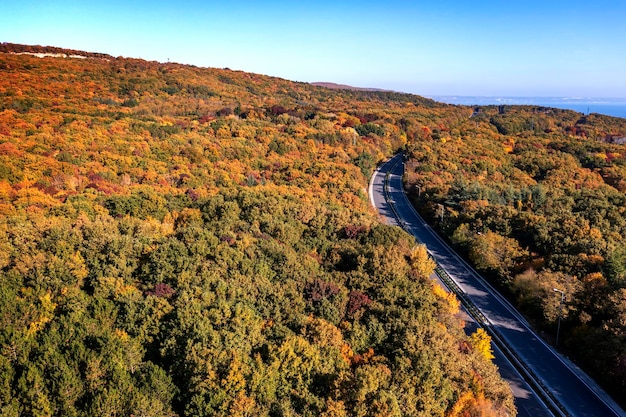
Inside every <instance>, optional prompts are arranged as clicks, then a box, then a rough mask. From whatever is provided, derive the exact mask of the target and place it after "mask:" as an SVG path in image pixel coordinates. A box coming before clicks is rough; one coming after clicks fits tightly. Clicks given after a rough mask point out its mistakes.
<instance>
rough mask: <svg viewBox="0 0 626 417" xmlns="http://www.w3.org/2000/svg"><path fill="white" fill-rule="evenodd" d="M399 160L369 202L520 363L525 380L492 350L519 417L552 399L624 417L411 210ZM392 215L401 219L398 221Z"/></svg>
mask: <svg viewBox="0 0 626 417" xmlns="http://www.w3.org/2000/svg"><path fill="white" fill-rule="evenodd" d="M401 159H402V156H401V155H396V156H395V157H394V158H392V159H390V160H389V161H387V162H386V163H385V164H383V165H381V166H380V167H379V169H378V171H377V172H376V174H375V175H374V176H373V177H372V182H371V184H370V200H371V202H372V204H373V205H374V207H376V208H377V209H378V211H379V213H380V214H381V216H383V217H384V218H385V219H388V223H390V224H395V225H399V226H402V227H404V228H405V230H407V231H408V232H409V233H411V234H413V235H414V236H416V237H417V238H418V239H419V240H420V241H421V242H423V243H424V244H426V246H427V248H428V250H429V252H430V253H431V255H432V256H433V257H434V258H435V260H436V261H437V262H438V263H439V265H440V266H441V267H442V268H443V269H444V270H445V271H446V272H447V273H448V274H449V275H450V276H451V277H452V279H453V280H454V281H455V282H456V284H457V285H458V287H459V288H460V289H461V291H462V292H463V293H465V297H466V298H467V299H469V300H470V302H471V303H473V304H474V305H475V306H476V307H477V308H478V309H479V310H480V311H481V312H482V314H483V315H484V316H485V317H486V319H487V322H488V325H489V327H491V329H490V330H492V331H493V332H494V333H495V334H496V335H497V336H498V337H499V338H500V339H501V340H502V341H504V343H503V344H504V345H506V347H505V349H506V348H507V347H508V348H509V349H510V350H511V351H512V352H513V353H514V356H515V357H516V358H517V359H518V360H519V362H520V363H522V364H523V368H524V369H523V370H522V372H521V373H522V374H525V375H526V377H525V378H522V377H521V376H520V372H518V371H517V370H516V368H515V367H513V366H512V364H511V363H510V361H508V360H506V357H505V355H503V354H502V353H501V352H498V351H496V353H497V354H498V356H499V357H498V358H497V359H496V363H497V364H498V365H499V366H500V368H501V374H502V375H503V377H505V379H507V380H508V381H509V382H510V383H511V384H512V388H513V391H514V395H516V405H517V407H518V411H519V412H520V415H524V414H525V415H530V416H543V415H553V414H551V413H550V412H549V411H548V410H547V409H546V407H545V406H544V405H543V402H547V403H550V402H552V409H556V411H555V413H554V414H556V415H570V416H576V417H591V416H597V417H611V416H621V417H626V413H624V411H623V410H622V409H621V408H619V406H617V404H615V402H614V401H613V400H612V399H611V398H610V397H609V396H608V395H607V394H606V393H604V392H603V391H602V390H601V389H600V388H599V387H598V386H597V385H596V384H595V383H594V382H593V381H592V380H591V379H590V378H589V377H587V376H586V375H585V374H583V373H582V371H580V370H579V369H577V368H575V367H573V366H572V365H571V364H570V363H569V362H568V361H566V360H564V359H563V358H562V357H561V356H560V355H559V354H558V353H556V352H555V351H554V350H553V349H552V348H551V347H550V346H548V345H547V344H546V343H545V342H544V341H543V340H541V339H540V338H539V337H538V336H537V335H536V334H535V333H534V332H533V331H532V330H531V329H530V327H529V325H528V323H527V322H526V321H525V320H524V319H523V317H522V316H521V315H520V314H519V313H518V312H517V311H516V310H515V309H514V308H513V307H512V306H511V305H510V304H509V303H508V302H506V300H504V299H503V297H502V296H500V295H499V294H498V293H497V292H496V291H495V290H494V289H493V288H491V287H490V286H489V285H488V284H486V283H485V281H484V280H483V279H482V278H481V277H480V276H479V275H478V274H477V273H476V272H475V271H474V270H473V269H472V268H471V267H470V266H469V265H467V264H466V263H465V262H464V261H463V260H462V259H461V258H460V257H459V256H458V255H456V254H455V253H454V252H453V251H452V250H451V249H450V248H449V247H448V246H447V245H446V244H445V243H444V242H443V241H442V240H441V239H440V238H439V237H438V236H437V235H436V234H435V233H434V232H433V230H432V229H431V228H430V227H429V226H428V225H427V224H426V222H424V220H423V219H422V218H421V217H420V216H419V215H418V214H417V213H416V212H415V210H414V209H413V207H412V206H411V204H410V203H409V201H408V199H407V197H406V194H405V193H404V189H403V186H402V172H403V169H404V168H403V164H402V162H401ZM388 172H390V174H387V173H388ZM387 175H389V181H388V189H387V195H388V197H389V199H390V200H391V201H390V202H387V199H386V195H385V194H386V193H385V178H386V176H387ZM392 206H393V207H392ZM394 209H395V210H394ZM396 213H397V214H398V216H399V217H400V219H401V220H400V221H398V220H396ZM518 368H520V367H519V366H518ZM528 374H530V375H531V376H532V377H534V381H535V383H534V384H531V385H533V386H535V385H537V383H538V385H539V386H540V387H539V388H534V389H530V385H528V384H526V383H525V382H524V380H528ZM537 390H539V391H541V390H543V392H544V394H543V395H541V397H542V399H539V398H538V397H537V395H536V394H535V393H534V392H533V391H537ZM545 393H547V394H548V395H547V396H546V395H545ZM555 406H556V407H555ZM525 410H526V411H525Z"/></svg>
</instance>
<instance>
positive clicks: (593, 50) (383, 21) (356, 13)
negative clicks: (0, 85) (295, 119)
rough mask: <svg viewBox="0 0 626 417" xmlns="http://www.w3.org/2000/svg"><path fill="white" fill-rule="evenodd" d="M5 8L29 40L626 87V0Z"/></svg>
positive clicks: (4, 18) (565, 85)
mask: <svg viewBox="0 0 626 417" xmlns="http://www.w3.org/2000/svg"><path fill="white" fill-rule="evenodd" d="M0 11H2V12H3V13H0V39H5V40H6V41H7V42H9V41H10V42H14V43H20V44H29V45H54V46H57V47H60V48H68V49H78V50H86V51H94V52H95V51H97V52H101V53H107V54H110V55H113V56H126V57H134V58H141V59H146V60H154V61H159V62H168V61H170V62H179V63H181V64H189V65H196V66H203V67H214V68H224V67H228V68H232V69H236V70H241V71H246V72H253V73H260V74H267V75H271V76H276V77H280V78H285V79H289V80H294V81H300V82H309V83H310V82H315V81H318V80H332V82H335V83H338V84H347V85H354V86H374V87H371V88H380V89H386V90H392V91H403V92H407V93H412V94H419V95H422V96H433V95H438V96H450V95H458V96H486V97H489V96H511V97H524V96H548V97H570V96H584V97H603V98H605V97H606V98H622V97H626V80H624V77H623V76H622V72H623V71H622V69H623V68H624V67H626V56H624V54H620V53H619V51H621V49H622V48H623V44H624V43H626V33H624V32H623V31H621V16H623V15H624V13H626V4H623V3H620V2H615V1H611V0H600V1H599V2H597V3H596V4H594V7H593V8H589V5H588V3H586V2H582V1H580V0H572V1H567V2H566V1H564V0H559V1H555V2H551V4H545V3H544V2H540V1H538V0H532V1H528V2H525V3H524V4H519V5H518V4H509V3H506V4H500V3H497V2H495V1H494V0H489V1H486V2H483V3H481V4H468V3H466V2H461V1H455V0H450V1H446V2H443V3H438V4H436V5H435V4H430V3H427V2H421V1H418V2H409V1H404V0H392V1H391V2H389V3H387V4H385V5H381V4H378V3H375V2H368V1H366V2H358V3H357V2H355V1H347V2H343V3H342V4H335V3H334V2H329V1H322V2H317V3H315V4H291V3H290V2H286V1H269V2H266V3H264V4H259V3H256V2H251V1H248V0H242V1H240V2H238V3H237V4H236V5H225V4H221V3H218V2H211V1H209V2H204V1H199V0H183V1H182V2H178V3H176V4H175V5H172V4H171V3H169V2H165V1H152V2H146V1H143V0H141V1H137V2H122V1H120V0H113V1H108V2H102V1H94V2H89V3H87V4H75V3H74V2H70V1H67V0H51V1H49V2H46V3H44V4H41V3H40V2H38V1H32V0H25V1H23V2H15V3H6V4H3V5H2V6H0ZM583 24H584V30H581V29H582V27H583V26H581V25H583Z"/></svg>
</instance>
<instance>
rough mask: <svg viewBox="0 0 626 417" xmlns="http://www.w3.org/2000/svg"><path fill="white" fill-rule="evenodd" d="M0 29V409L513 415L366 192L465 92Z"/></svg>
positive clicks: (481, 351)
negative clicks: (377, 171) (95, 49)
mask: <svg viewBox="0 0 626 417" xmlns="http://www.w3.org/2000/svg"><path fill="white" fill-rule="evenodd" d="M2 46H3V51H4V52H5V53H1V54H0V349H1V352H2V355H0V410H1V414H2V415H7V416H18V415H19V416H49V415H58V416H115V415H135V416H173V415H189V416H191V415H193V416H204V415H206V416H209V415H211V416H213V415H224V416H226V415H228V416H253V415H254V416H262V415H267V416H295V415H302V416H305V415H308V416H313V415H315V416H317V415H322V416H376V415H380V416H392V415H414V416H432V415H446V416H457V415H477V416H478V415H480V416H488V415H494V416H499V415H513V414H514V413H515V410H514V406H513V403H512V397H511V393H510V389H509V387H508V386H507V385H506V384H505V383H504V382H503V381H502V380H501V379H500V377H499V376H498V374H497V370H496V368H495V366H494V365H493V364H492V363H491V362H490V361H489V357H490V351H489V347H488V343H486V341H488V339H486V338H485V336H484V335H483V334H480V333H477V334H474V335H473V336H472V337H468V336H466V335H465V334H464V333H463V330H462V323H461V322H460V320H459V319H458V318H457V316H456V315H455V314H456V312H457V309H458V302H456V300H455V299H454V298H453V297H451V296H449V295H448V294H446V293H445V292H443V291H442V290H441V289H440V287H438V286H435V285H433V284H432V283H431V282H430V281H429V280H428V278H427V275H429V272H430V271H431V270H432V264H431V263H429V261H428V258H427V257H425V256H424V250H423V248H421V247H419V246H416V245H415V241H414V240H413V239H412V238H411V237H410V236H408V235H407V234H405V233H404V232H403V231H401V230H399V229H397V228H392V227H388V226H384V225H381V224H379V223H378V221H377V219H376V216H375V213H373V210H372V209H371V208H370V207H369V205H368V202H367V193H366V191H365V187H366V185H367V179H368V176H369V174H370V173H371V172H372V169H373V167H374V166H375V164H376V163H377V162H378V161H379V160H380V159H382V158H383V157H385V156H388V155H390V154H391V153H392V152H393V151H395V150H396V149H398V148H400V147H402V146H404V145H405V144H406V143H407V141H414V140H422V139H426V138H427V137H428V138H430V137H431V136H434V135H435V134H437V133H438V132H439V131H440V130H441V129H442V128H441V127H442V126H444V125H447V124H452V123H458V122H459V121H461V120H463V119H464V118H466V117H467V116H468V115H469V111H468V110H467V109H462V108H454V107H448V106H443V105H436V104H435V103H434V102H432V101H430V100H425V99H422V98H420V97H416V96H410V95H401V94H396V93H386V92H356V91H331V90H328V89H325V88H321V87H314V86H310V85H307V84H300V83H292V82H288V81H284V80H279V79H275V78H269V77H264V76H259V75H254V74H247V73H242V72H235V71H230V70H227V69H224V70H218V69H203V68H195V67H191V66H182V65H177V64H159V63H154V62H145V61H141V60H134V59H122V58H113V57H107V56H101V55H93V54H87V55H85V56H86V58H83V59H80V58H63V57H43V58H38V57H35V56H31V55H28V54H22V55H17V54H13V53H10V52H20V53H23V52H38V53H46V52H52V53H63V52H62V51H59V50H58V49H52V50H47V49H46V48H34V49H29V48H28V47H16V46H14V45H13V46H12V45H6V44H5V45H2ZM76 54H79V55H80V53H78V52H76V51H69V52H66V55H76Z"/></svg>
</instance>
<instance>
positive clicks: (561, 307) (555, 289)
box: [552, 288, 565, 347]
mask: <svg viewBox="0 0 626 417" xmlns="http://www.w3.org/2000/svg"><path fill="white" fill-rule="evenodd" d="M552 289H553V290H554V291H555V292H558V293H561V302H560V303H559V322H558V324H557V325H556V342H555V343H554V346H555V347H559V333H560V332H561V315H562V314H563V301H565V291H562V290H559V289H558V288H552Z"/></svg>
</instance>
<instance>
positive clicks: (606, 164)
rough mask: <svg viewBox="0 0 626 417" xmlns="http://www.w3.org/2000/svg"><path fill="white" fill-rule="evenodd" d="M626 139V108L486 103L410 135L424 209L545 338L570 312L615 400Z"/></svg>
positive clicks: (622, 370)
mask: <svg viewBox="0 0 626 417" xmlns="http://www.w3.org/2000/svg"><path fill="white" fill-rule="evenodd" d="M625 142H626V120H625V119H618V118H612V117H606V116H601V115H597V114H591V115H581V114H579V113H576V112H573V111H566V110H557V109H547V108H541V107H508V106H506V107H505V106H502V107H484V108H480V109H476V111H475V112H474V114H473V116H472V117H471V118H468V119H466V120H464V121H462V122H460V123H459V124H457V125H454V126H451V127H450V129H449V130H448V131H447V132H446V133H445V135H441V136H440V137H437V138H435V137H432V138H431V139H430V140H422V141H414V142H412V143H411V144H410V155H411V161H410V162H409V163H408V169H407V173H406V182H407V187H408V188H409V189H410V190H411V193H412V196H413V200H414V202H415V203H416V204H417V205H418V206H419V207H420V209H421V211H422V212H423V213H424V214H426V215H427V216H429V217H430V218H431V219H432V220H433V222H435V223H436V225H437V227H438V228H439V229H440V230H441V231H442V232H443V233H444V234H446V235H447V236H448V237H449V239H450V240H451V242H453V243H454V244H455V245H456V246H457V247H458V248H459V250H460V251H461V252H462V253H464V254H465V255H466V256H467V257H468V258H469V260H471V261H472V262H473V263H474V265H475V266H476V267H477V268H478V269H479V270H481V271H483V272H484V273H485V274H486V275H488V276H489V277H491V278H492V279H493V281H494V282H495V283H496V284H497V285H498V286H499V287H500V288H502V289H504V290H505V291H506V292H508V294H509V295H510V296H511V297H512V298H513V299H514V300H515V301H516V302H517V303H518V305H519V306H520V307H521V308H522V309H523V310H524V311H525V312H526V313H527V314H528V315H529V316H530V317H532V318H533V320H534V321H535V322H536V323H537V324H538V325H539V326H540V327H542V328H543V329H544V330H545V334H546V337H547V338H549V339H552V340H553V341H554V336H555V334H556V328H557V322H558V319H559V316H562V317H563V319H564V321H563V326H562V327H561V339H560V342H559V345H560V346H559V347H562V348H564V349H565V350H566V352H567V353H568V354H569V355H570V356H571V357H573V358H575V359H576V360H577V361H578V362H579V363H580V364H581V365H583V366H584V367H585V368H586V369H587V370H588V371H589V372H591V373H592V374H593V376H594V377H596V378H597V379H598V380H599V381H601V382H603V384H604V385H605V387H606V388H607V389H608V390H609V391H610V392H611V393H613V394H614V395H615V398H618V399H619V398H621V399H623V398H624V394H625V393H626V244H625V243H626V242H625V240H624V239H625V238H626V148H625V146H626V145H624V143H625ZM442 216H443V221H441V219H442ZM555 289H557V290H560V291H564V293H565V303H564V305H563V306H561V305H560V302H561V294H560V293H559V292H558V291H555Z"/></svg>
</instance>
